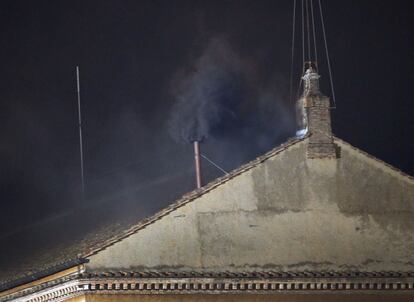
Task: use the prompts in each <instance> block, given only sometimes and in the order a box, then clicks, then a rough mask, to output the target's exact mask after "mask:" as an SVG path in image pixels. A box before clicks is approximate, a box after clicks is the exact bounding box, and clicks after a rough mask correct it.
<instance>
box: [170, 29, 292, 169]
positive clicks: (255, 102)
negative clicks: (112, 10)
mask: <svg viewBox="0 0 414 302" xmlns="http://www.w3.org/2000/svg"><path fill="white" fill-rule="evenodd" d="M258 65H259V64H258V62H255V60H254V59H253V58H250V57H244V56H242V55H241V54H239V53H238V52H237V51H236V50H235V48H234V47H232V45H231V42H230V41H229V40H228V39H226V38H225V37H224V36H219V37H213V38H211V39H210V40H209V41H208V42H207V43H206V46H205V48H204V51H202V52H201V55H200V56H199V57H198V58H196V59H195V60H194V61H193V62H190V64H189V66H188V67H187V70H184V71H181V72H180V73H177V74H179V75H177V76H176V77H174V78H173V80H172V94H173V97H174V99H175V103H174V105H173V106H172V109H171V114H170V119H169V122H168V128H169V133H170V134H171V136H172V137H173V139H174V140H176V141H177V142H184V143H187V142H192V141H194V140H197V141H201V140H206V142H208V141H213V142H214V141H216V142H217V141H218V142H219V143H218V144H217V143H216V144H215V146H224V147H223V148H219V149H218V148H214V149H215V151H214V153H215V156H216V157H220V158H221V160H222V161H223V162H233V161H232V160H230V159H229V157H230V154H231V153H230V152H231V151H232V150H234V151H236V150H237V151H236V155H235V156H236V158H238V160H236V161H235V162H234V164H230V166H229V167H228V168H233V167H234V165H237V164H240V163H241V162H243V161H245V160H247V159H249V158H251V157H252V156H254V155H257V153H260V152H265V151H266V149H268V148H270V147H271V146H272V145H274V144H275V142H276V140H277V139H278V138H280V136H281V135H282V136H283V135H286V134H287V133H290V132H291V130H292V127H293V122H292V119H291V114H290V113H289V110H287V108H286V103H285V102H284V101H286V97H285V96H286V93H285V91H286V90H287V89H286V88H287V87H286V86H285V85H284V86H283V85H282V83H281V82H279V83H278V81H276V80H275V81H272V82H271V84H270V85H269V84H266V83H263V82H261V81H260V78H259V77H258V76H257V74H259V73H260V71H259V70H258ZM273 73H274V74H275V75H277V71H276V70H275V71H274V72H273ZM274 78H276V76H274ZM246 141H249V145H248V146H246V144H245V143H246ZM226 150H227V151H226ZM221 151H222V152H224V154H221ZM226 154H227V156H226ZM233 155H234V154H233Z"/></svg>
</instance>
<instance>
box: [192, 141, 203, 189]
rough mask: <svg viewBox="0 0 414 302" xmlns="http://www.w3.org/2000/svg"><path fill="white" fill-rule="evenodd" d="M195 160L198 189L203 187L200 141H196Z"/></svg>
mask: <svg viewBox="0 0 414 302" xmlns="http://www.w3.org/2000/svg"><path fill="white" fill-rule="evenodd" d="M193 144H194V161H195V173H196V183H197V189H200V188H201V160H200V142H199V141H194V142H193Z"/></svg>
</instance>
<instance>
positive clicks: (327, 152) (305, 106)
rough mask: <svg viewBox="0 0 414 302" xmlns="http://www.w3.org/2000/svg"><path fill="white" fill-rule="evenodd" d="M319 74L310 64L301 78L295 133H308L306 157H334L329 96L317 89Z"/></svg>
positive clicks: (334, 149)
mask: <svg viewBox="0 0 414 302" xmlns="http://www.w3.org/2000/svg"><path fill="white" fill-rule="evenodd" d="M319 78H320V76H319V74H318V72H317V71H316V69H315V68H314V67H313V66H312V65H311V64H310V65H309V68H308V69H307V70H306V72H305V75H304V76H303V77H302V79H303V83H304V85H303V87H304V89H303V94H302V96H301V97H300V99H299V100H298V102H297V119H298V128H299V130H298V131H297V135H298V136H300V135H304V134H306V133H308V134H309V143H308V146H307V157H308V158H336V157H337V156H336V148H335V145H334V143H333V137H332V128H331V114H330V102H329V98H328V97H326V96H324V95H323V94H322V93H321V92H320V91H319Z"/></svg>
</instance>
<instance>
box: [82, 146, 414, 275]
mask: <svg viewBox="0 0 414 302" xmlns="http://www.w3.org/2000/svg"><path fill="white" fill-rule="evenodd" d="M337 143H338V144H339V146H340V147H341V158H339V159H337V160H332V159H331V160H329V159H327V160H326V159H325V160H317V159H312V160H311V159H306V154H305V152H306V151H305V150H306V148H305V146H306V141H303V142H300V143H297V144H295V145H292V146H291V147H289V148H288V149H287V150H285V151H283V152H281V153H279V154H276V155H275V156H273V157H272V158H270V159H268V160H267V161H265V162H264V163H263V164H261V165H259V166H257V167H255V168H253V169H251V170H249V171H247V172H245V173H243V174H241V175H239V176H237V177H235V178H233V179H232V180H230V181H228V182H226V183H225V184H224V185H221V186H219V187H217V188H215V189H214V190H212V191H210V192H209V193H207V194H205V195H202V196H201V197H200V198H198V199H197V200H196V201H193V202H190V203H188V204H186V205H185V206H183V207H181V208H179V209H177V210H176V211H174V212H173V213H171V214H169V215H168V216H165V217H163V218H162V219H160V220H158V221H156V222H155V223H153V224H151V225H149V226H147V227H146V228H145V229H143V230H140V231H139V232H138V233H136V234H134V235H132V236H130V237H128V238H126V239H124V240H123V241H121V242H118V243H116V244H114V245H113V246H110V247H108V248H107V249H105V250H103V251H101V252H99V253H98V254H96V255H94V256H91V257H90V263H88V264H87V269H88V270H102V269H103V270H105V269H121V268H122V269H158V270H160V269H165V270H172V269H175V270H177V269H182V270H194V269H206V270H230V271H237V270H257V269H268V270H270V269H274V270H291V271H292V270H354V269H355V270H362V271H372V270H373V271H381V270H386V271H390V270H402V271H410V270H411V271H412V270H413V269H414V253H413V250H414V210H413V206H414V181H413V180H411V179H409V178H407V177H404V176H402V175H400V174H399V173H398V172H396V171H394V170H392V169H390V168H388V167H386V166H384V165H383V164H382V163H379V162H377V161H375V160H373V159H371V158H369V157H367V156H365V155H364V154H362V153H360V152H358V151H356V150H354V149H353V148H352V147H350V146H348V145H346V144H343V143H341V142H337Z"/></svg>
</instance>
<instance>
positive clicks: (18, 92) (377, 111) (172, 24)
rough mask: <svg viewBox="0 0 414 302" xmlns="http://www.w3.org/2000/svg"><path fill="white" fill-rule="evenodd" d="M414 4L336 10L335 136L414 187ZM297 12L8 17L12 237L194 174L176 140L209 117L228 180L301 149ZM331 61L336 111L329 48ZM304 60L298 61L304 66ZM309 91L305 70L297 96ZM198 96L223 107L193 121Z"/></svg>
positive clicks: (63, 11)
mask: <svg viewBox="0 0 414 302" xmlns="http://www.w3.org/2000/svg"><path fill="white" fill-rule="evenodd" d="M315 2H316V1H315ZM410 2H411V1H369V0H364V1H360V0H358V1H357V0H350V1H327V0H322V4H323V9H324V15H325V25H326V31H327V40H328V41H327V42H328V46H329V50H330V58H331V63H332V72H333V80H334V88H335V93H336V101H337V109H335V110H334V111H333V131H334V133H335V134H336V135H337V136H339V137H341V138H343V139H344V140H346V141H348V142H350V143H351V144H353V145H355V146H357V147H359V148H361V149H362V150H364V151H367V152H369V153H371V154H373V155H374V156H376V157H378V158H380V159H382V160H384V161H386V162H388V163H390V164H392V165H394V166H396V167H397V168H399V169H401V170H403V171H404V172H406V173H408V174H411V175H414V158H413V156H412V153H413V147H414V143H413V135H412V133H413V132H414V123H413V118H412V115H413V113H414V102H413V99H412V80H413V76H412V74H413V67H414V66H413V56H412V54H413V42H412V41H413V39H412V35H413V30H412V28H413V21H412V13H411V12H412V10H411V6H410ZM292 4H293V1H274V0H269V1H263V0H254V1H253V0H249V1H241V0H239V1H235V0H234V1H224V0H222V1H195V0H193V1H178V0H177V1H155V0H153V1H135V0H133V1H122V0H116V1H115V0H114V1H108V0H100V1H16V0H13V1H6V0H3V1H1V2H0V14H1V15H0V30H1V31H0V34H1V35H0V37H1V39H0V41H1V45H0V57H1V58H2V64H1V73H0V77H1V79H0V83H1V84H0V87H1V89H0V115H1V116H0V120H1V127H0V135H1V144H0V158H1V171H0V178H1V179H0V182H1V187H0V188H1V189H0V194H1V195H0V197H1V202H2V204H1V207H2V211H1V214H0V221H1V223H0V227H1V232H0V233H1V234H3V233H7V232H9V231H11V230H13V229H14V228H17V227H20V226H24V225H29V224H30V223H33V222H35V221H38V220H41V219H44V218H46V217H49V216H50V215H55V214H57V213H62V212H65V211H69V210H73V209H77V208H79V206H81V205H82V204H88V205H92V206H93V205H94V203H97V202H98V201H99V200H101V199H102V198H104V197H105V196H108V195H111V194H113V195H114V196H116V195H117V192H120V191H125V190H130V189H131V188H133V187H134V186H137V185H138V184H139V185H145V184H146V183H151V182H153V181H155V180H157V179H159V178H160V177H165V175H172V174H174V173H180V172H188V171H192V149H191V148H192V146H191V145H190V144H188V143H183V142H180V141H179V140H180V138H178V139H177V137H181V136H182V135H180V134H178V135H177V133H176V132H177V131H178V130H177V129H176V128H175V127H177V123H178V124H179V123H180V122H182V120H186V119H191V117H189V116H187V115H188V114H189V112H193V110H194V111H196V112H197V113H196V115H197V114H199V115H203V116H202V118H203V119H204V118H206V117H205V116H204V114H207V118H206V119H207V120H208V125H207V128H208V131H207V135H206V136H207V137H206V139H205V141H204V143H203V150H204V152H205V153H206V154H207V155H208V156H209V157H210V158H212V159H213V160H215V161H216V162H217V163H219V164H220V165H221V166H222V167H223V168H225V169H227V170H231V169H233V168H235V167H237V166H239V165H240V164H242V163H244V162H246V161H248V160H250V159H252V158H254V157H255V156H257V155H260V154H262V153H264V152H266V151H267V150H269V149H271V148H272V147H274V146H276V145H278V144H280V143H282V142H283V141H284V140H285V139H286V138H287V137H290V136H293V135H294V130H295V129H294V127H295V126H294V122H293V114H292V113H293V106H294V104H293V103H292V102H290V101H289V69H290V52H291V31H292V21H291V16H292ZM320 34H321V32H320V29H318V35H320ZM296 42H297V43H298V42H299V41H296ZM318 50H319V52H320V55H321V58H322V59H321V61H320V72H321V75H322V79H321V81H322V87H323V90H324V92H325V94H327V95H329V96H330V95H331V92H330V87H329V76H328V74H327V71H326V60H325V58H324V57H323V56H322V53H323V44H322V40H320V41H319V43H318ZM299 53H300V46H298V48H297V49H296V52H295V54H296V65H295V66H299V65H300V64H301V59H300V58H299ZM76 65H79V66H80V70H81V96H82V115H83V120H84V125H83V126H84V127H83V131H84V147H85V148H84V157H85V176H86V185H87V192H86V201H84V202H81V201H80V198H79V196H80V194H79V192H80V181H79V178H80V177H79V149H78V148H79V145H78V132H77V104H76V82H75V66H76ZM299 76H300V70H297V68H295V82H297V79H298V78H299ZM200 83H201V84H200ZM197 85H201V86H202V87H204V88H202V89H201V90H200V89H198V88H197V89H196V88H194V87H200V86H197ZM203 85H204V86H203ZM194 89H195V90H194ZM200 91H201V92H200ZM200 93H201V94H208V95H213V97H212V99H214V102H213V101H212V102H210V101H209V102H210V103H208V104H211V103H212V104H213V105H214V106H215V107H214V106H213V107H209V105H208V104H207V105H206V104H205V99H203V100H202V101H200V102H201V103H197V102H196V103H194V104H193V103H192V104H191V106H190V107H186V109H182V106H183V105H182V103H183V102H184V104H187V103H185V100H186V99H190V100H193V99H195V98H194V97H193V96H194V95H198V94H200ZM203 102H204V103H203ZM180 104H181V105H180ZM199 104H201V105H202V106H201V105H200V106H199ZM205 106H207V107H205ZM198 107H200V108H207V109H206V110H207V111H203V110H204V109H202V110H201V109H200V110H201V111H197V110H198V109H195V108H198ZM188 108H190V110H189V109H188ZM180 110H184V111H180ZM182 112H184V113H185V114H181V113H182ZM177 116H178V118H177ZM181 116H182V117H183V118H182V119H181V118H180V117H181ZM177 120H178V122H177ZM178 127H179V126H178ZM181 138H182V137H181ZM190 176H191V175H190ZM216 176H218V175H213V174H211V175H210V176H209V178H207V179H211V178H213V177H216ZM178 185H179V184H178ZM183 189H184V184H183V187H182V188H180V190H183Z"/></svg>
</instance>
